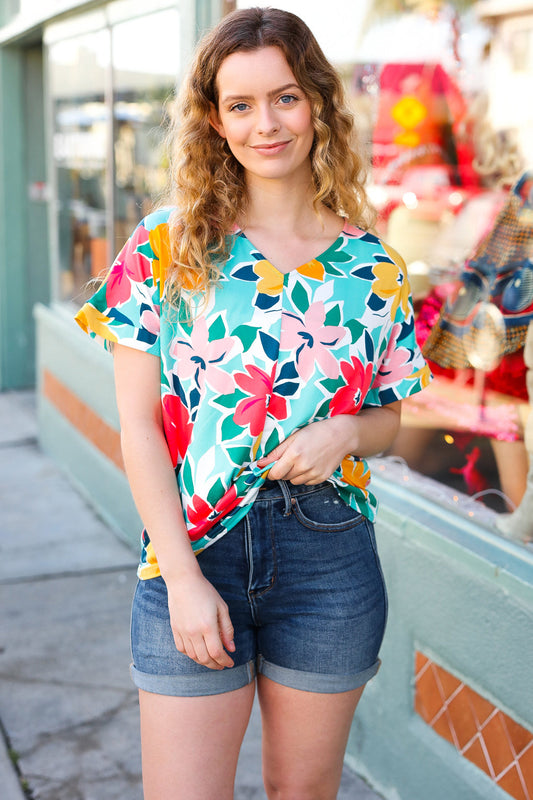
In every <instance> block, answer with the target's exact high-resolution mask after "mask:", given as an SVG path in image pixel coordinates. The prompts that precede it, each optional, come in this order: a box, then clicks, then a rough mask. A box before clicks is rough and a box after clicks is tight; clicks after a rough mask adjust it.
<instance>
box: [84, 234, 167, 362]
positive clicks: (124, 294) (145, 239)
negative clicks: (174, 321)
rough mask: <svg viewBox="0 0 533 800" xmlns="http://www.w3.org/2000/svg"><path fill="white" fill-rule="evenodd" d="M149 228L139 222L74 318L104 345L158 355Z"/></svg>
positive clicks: (155, 289) (157, 310)
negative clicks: (97, 286) (93, 292)
mask: <svg viewBox="0 0 533 800" xmlns="http://www.w3.org/2000/svg"><path fill="white" fill-rule="evenodd" d="M153 238H154V237H152V236H150V230H149V229H148V228H147V226H146V224H145V221H144V220H143V222H141V223H139V225H138V226H137V228H136V229H135V230H134V232H133V233H132V235H131V237H130V238H129V239H128V241H127V242H126V244H125V245H124V247H123V248H122V250H121V251H120V253H119V254H118V256H117V258H116V259H115V261H114V263H113V266H112V267H111V270H110V271H109V273H108V275H107V276H106V278H105V280H104V282H103V283H102V285H101V286H100V287H99V289H98V290H97V291H96V293H95V294H94V295H93V296H92V297H91V298H90V300H88V301H87V302H86V303H85V304H84V305H83V306H82V308H81V309H80V310H79V312H78V313H77V314H76V317H75V320H76V322H77V323H78V325H79V326H80V327H81V328H82V330H84V331H85V333H88V334H89V335H90V336H91V337H93V338H96V337H100V338H102V339H103V340H104V343H105V345H106V347H108V348H109V344H110V343H113V342H117V343H119V344H123V345H126V346H128V347H133V348H134V349H136V350H143V351H144V352H147V353H152V354H153V355H159V328H160V287H159V281H157V280H156V279H155V277H154V276H155V275H157V274H158V273H159V270H158V264H157V262H158V257H157V254H156V253H154V250H153V247H152V242H153Z"/></svg>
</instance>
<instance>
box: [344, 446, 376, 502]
mask: <svg viewBox="0 0 533 800" xmlns="http://www.w3.org/2000/svg"><path fill="white" fill-rule="evenodd" d="M341 472H342V477H343V479H344V480H345V481H346V483H347V484H348V485H349V486H357V488H358V489H361V491H362V492H363V493H364V495H365V497H368V491H367V488H366V487H367V485H368V483H369V481H370V470H369V468H368V465H367V464H365V462H364V461H357V460H356V459H354V458H353V457H352V456H346V458H344V459H343V460H342V463H341Z"/></svg>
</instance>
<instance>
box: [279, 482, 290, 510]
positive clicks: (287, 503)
mask: <svg viewBox="0 0 533 800" xmlns="http://www.w3.org/2000/svg"><path fill="white" fill-rule="evenodd" d="M278 483H279V485H280V486H281V491H282V493H283V499H284V500H285V511H284V512H283V516H284V517H290V515H291V513H292V501H291V490H290V488H289V486H288V484H287V481H283V480H278Z"/></svg>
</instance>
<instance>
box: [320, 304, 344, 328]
mask: <svg viewBox="0 0 533 800" xmlns="http://www.w3.org/2000/svg"><path fill="white" fill-rule="evenodd" d="M340 324H341V309H340V306H339V304H338V303H335V305H334V306H332V307H331V308H330V310H329V311H328V312H327V314H326V317H325V319H324V325H334V326H337V325H340Z"/></svg>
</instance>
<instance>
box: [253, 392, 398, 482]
mask: <svg viewBox="0 0 533 800" xmlns="http://www.w3.org/2000/svg"><path fill="white" fill-rule="evenodd" d="M401 411H402V402H401V400H395V401H394V402H393V403H389V404H388V405H385V406H377V407H372V408H363V409H361V410H360V411H359V412H358V413H357V414H337V415H336V416H334V417H328V419H321V420H319V421H318V422H311V423H310V424H309V425H306V426H305V427H304V428H300V429H299V430H297V431H294V433H291V435H290V436H288V437H287V439H285V441H283V442H281V444H279V445H278V446H277V447H275V448H274V450H272V451H271V452H270V453H268V454H267V455H266V456H263V457H262V458H260V459H259V460H258V462H257V466H258V467H260V468H262V467H266V466H268V464H271V463H272V462H273V461H275V462H276V463H275V464H274V466H273V467H272V468H271V469H270V470H269V472H268V477H269V478H270V480H272V481H279V480H286V481H291V483H311V484H312V483H322V481H327V479H328V478H329V477H331V475H332V474H333V473H334V472H335V470H336V469H337V467H338V466H339V465H340V463H341V461H342V460H343V459H344V458H345V457H346V456H347V455H349V454H352V455H354V456H356V457H363V458H367V457H368V456H373V455H376V454H377V453H381V452H383V451H384V450H386V449H387V448H388V447H389V446H390V444H391V443H392V442H393V441H394V438H395V436H396V434H397V433H398V428H399V426H400V418H401Z"/></svg>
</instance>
